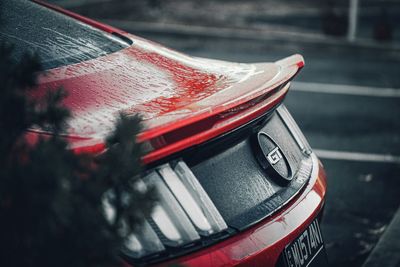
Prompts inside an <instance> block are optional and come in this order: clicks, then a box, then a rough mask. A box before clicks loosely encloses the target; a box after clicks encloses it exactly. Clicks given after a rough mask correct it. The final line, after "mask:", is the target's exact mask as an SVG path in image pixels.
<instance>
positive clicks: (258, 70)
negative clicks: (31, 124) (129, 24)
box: [35, 35, 302, 163]
mask: <svg viewBox="0 0 400 267" xmlns="http://www.w3.org/2000/svg"><path fill="white" fill-rule="evenodd" d="M127 36H128V37H129V38H131V39H132V40H133V41H134V44H133V45H132V46H131V47H129V48H127V49H124V50H121V51H119V52H116V53H113V54H110V55H108V56H105V57H100V58H97V59H94V60H89V61H85V62H82V63H79V64H74V65H69V66H64V67H60V68H56V69H52V70H50V71H49V72H48V73H47V74H46V76H42V77H41V79H40V90H39V91H38V92H36V94H35V95H42V94H43V93H44V91H45V90H47V89H48V88H58V87H60V86H62V87H63V88H64V89H65V90H66V91H67V93H68V97H67V98H66V99H65V101H64V105H65V106H67V107H68V108H69V109H70V110H71V111H72V114H73V119H72V120H71V121H70V122H69V125H70V128H69V132H68V134H67V135H68V136H69V137H71V138H72V140H73V141H72V142H71V148H73V149H74V150H76V151H91V152H101V150H102V149H103V148H104V146H103V145H102V140H103V139H104V137H105V136H106V135H107V134H108V133H109V132H110V130H111V129H112V128H113V124H114V120H115V118H116V116H117V115H118V112H124V113H126V114H128V115H129V114H136V113H139V114H141V115H142V117H143V119H144V123H145V126H146V127H145V131H144V132H142V133H141V134H140V135H139V136H138V140H139V141H141V142H145V141H147V142H149V143H150V144H153V145H155V147H154V150H152V151H149V154H148V155H146V156H145V157H144V158H143V160H144V163H149V162H152V161H155V160H157V159H160V158H161V157H165V156H167V155H170V154H172V153H175V152H178V151H179V150H182V149H185V148H188V147H190V146H191V145H194V144H197V143H200V142H204V141H206V140H209V139H211V138H213V137H216V136H218V135H220V134H222V133H224V132H226V131H229V130H231V129H233V128H234V127H237V126H239V125H240V124H243V123H246V122H248V121H249V120H251V119H254V118H255V117H257V116H259V115H261V112H262V111H266V110H267V109H269V108H271V107H272V106H273V105H275V104H277V103H279V101H281V100H282V99H283V97H284V94H283V93H282V92H278V90H279V88H280V86H281V85H282V84H284V83H286V82H287V81H288V80H290V79H292V78H293V76H294V75H295V74H296V73H297V72H298V71H299V67H298V65H297V64H298V62H302V58H301V56H297V55H295V56H293V57H290V58H287V59H285V60H282V61H279V62H276V63H268V64H241V65H239V64H234V63H229V62H221V61H211V60H207V59H198V58H191V57H188V56H185V55H183V54H180V53H178V52H175V51H172V50H168V49H166V48H164V47H161V46H159V45H156V44H153V43H149V42H147V41H144V40H142V39H139V38H136V37H134V36H132V35H127ZM275 93H276V96H278V95H279V96H280V97H279V99H277V98H276V96H274V95H273V94H275ZM260 99H263V103H264V104H263V105H260V104H259V103H256V102H257V101H260ZM255 104H257V105H258V107H257V108H258V111H257V112H256V111H254V110H253V109H255V107H253V106H254V105H255ZM246 109H249V110H248V111H246ZM228 113H229V114H230V116H233V115H235V114H236V116H237V119H236V120H234V119H232V118H228V117H227V116H226V114H228ZM199 125H201V127H197V126H199ZM188 129H190V130H189V131H188ZM200 131H201V133H200V135H199V134H198V133H199V132H200ZM176 133H181V138H180V139H179V140H176V137H175V140H173V138H171V136H174V135H176ZM88 139H90V141H88ZM160 140H163V142H159V141H160ZM160 144H162V145H161V146H160Z"/></svg>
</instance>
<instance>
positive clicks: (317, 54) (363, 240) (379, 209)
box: [145, 34, 400, 266]
mask: <svg viewBox="0 0 400 267" xmlns="http://www.w3.org/2000/svg"><path fill="white" fill-rule="evenodd" d="M145 37H147V38H149V39H152V40H155V41H158V42H161V43H163V44H165V45H167V46H170V47H172V48H175V49H177V50H180V51H184V52H186V53H188V54H191V55H194V56H204V57H211V58H217V59H224V60H231V61H237V62H262V61H270V60H277V59H279V58H282V57H284V56H288V55H290V54H293V53H302V54H303V55H304V57H305V60H306V67H305V68H304V69H303V71H302V72H301V73H300V74H299V76H298V77H296V81H301V82H302V83H301V86H302V87H307V84H308V83H320V85H321V88H322V89H323V88H324V85H326V86H327V87H328V86H330V85H331V84H335V85H340V86H339V89H341V90H337V91H335V90H333V91H332V90H331V91H330V92H329V93H327V92H326V91H324V90H318V87H317V88H316V89H315V88H314V89H315V90H313V92H306V91H304V90H296V89H297V88H296V84H294V85H293V90H292V91H291V92H290V93H289V94H288V96H287V98H286V100H285V101H286V102H285V103H286V105H287V107H288V109H289V110H290V111H291V112H292V114H293V116H294V117H295V119H296V120H297V122H298V123H299V125H300V127H301V128H302V130H303V132H304V133H305V135H306V136H307V138H308V140H309V142H310V143H311V145H312V146H313V147H314V148H315V149H316V151H317V153H318V152H320V153H321V156H322V161H323V164H324V165H325V168H326V170H327V173H328V186H329V187H328V197H327V204H326V210H325V215H324V218H323V224H322V229H323V234H324V237H325V241H326V248H327V252H328V257H329V261H330V264H331V265H332V266H361V265H362V263H363V262H364V261H365V259H366V257H367V256H368V255H369V253H370V251H371V250H372V249H373V247H374V246H375V244H376V243H377V241H378V240H379V237H380V236H381V235H382V233H383V232H384V230H385V228H386V226H387V224H388V223H389V222H390V221H391V219H392V217H393V214H394V213H395V212H396V211H397V208H398V207H399V204H400V198H399V193H398V192H399V189H400V183H399V173H400V158H399V157H398V156H400V134H399V133H400V119H399V118H400V94H399V92H400V91H397V90H400V77H399V75H398V74H399V72H400V64H399V63H400V55H399V52H396V51H390V50H382V49H371V48H370V49H363V48H357V47H353V46H339V47H337V46H332V47H322V46H321V45H315V44H306V45H305V44H301V45H298V44H297V45H296V42H291V43H279V42H270V43H261V42H255V41H246V40H229V39H221V40H210V39H207V38H200V39H199V38H189V37H184V36H180V37H168V36H165V35H163V36H161V35H152V34H147V35H146V36H145ZM359 85H360V86H368V88H358V87H357V88H356V89H359V90H358V91H357V90H356V91H355V92H353V91H354V90H352V88H353V87H354V86H359ZM313 86H314V87H315V84H314V85H313ZM382 88H392V89H395V90H392V89H390V90H389V94H386V95H384V96H382V95H381V94H380V92H383V91H384V90H386V89H383V90H382ZM396 88H399V89H396ZM343 92H344V93H343ZM360 92H361V93H360ZM377 92H378V93H377ZM388 155H391V156H392V157H389V156H388Z"/></svg>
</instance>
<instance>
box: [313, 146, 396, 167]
mask: <svg viewBox="0 0 400 267" xmlns="http://www.w3.org/2000/svg"><path fill="white" fill-rule="evenodd" d="M313 151H314V152H315V153H316V154H317V156H318V157H320V158H322V159H335V160H349V161H361V162H385V163H396V164H400V156H394V155H389V154H371V153H360V152H349V151H334V150H324V149H314V150H313Z"/></svg>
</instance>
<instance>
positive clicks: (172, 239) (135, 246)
mask: <svg viewBox="0 0 400 267" xmlns="http://www.w3.org/2000/svg"><path fill="white" fill-rule="evenodd" d="M143 182H144V183H145V184H146V185H147V186H154V187H155V188H156V190H157V191H158V194H159V202H158V204H157V205H156V207H155V208H154V210H153V212H152V214H151V216H150V218H147V220H146V221H145V223H144V225H143V228H142V229H141V230H140V231H138V233H135V234H133V235H131V236H130V237H129V239H128V242H127V244H126V248H125V249H124V251H125V253H126V254H127V255H128V256H131V257H133V258H140V257H144V256H149V255H152V254H156V253H162V252H163V251H165V250H166V248H168V247H169V248H174V247H179V246H185V245H187V244H190V243H194V242H196V241H198V240H200V239H201V237H202V236H203V237H208V236H211V235H213V234H216V233H219V232H221V231H223V230H225V229H227V225H226V223H225V221H224V219H223V218H222V216H221V215H220V213H219V212H218V210H217V208H216V207H215V205H214V204H213V202H212V201H211V199H210V198H209V197H208V195H207V194H206V192H205V191H204V189H203V187H202V186H201V185H200V183H199V181H198V180H197V178H196V177H195V176H194V174H193V173H192V171H191V170H190V168H189V167H188V166H187V165H186V163H184V162H183V161H178V162H176V163H174V164H173V165H172V164H169V163H168V164H163V165H161V166H159V167H157V168H155V169H153V170H151V171H150V172H149V173H147V174H146V175H145V176H144V177H143Z"/></svg>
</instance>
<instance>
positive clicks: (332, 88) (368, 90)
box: [291, 82, 400, 98]
mask: <svg viewBox="0 0 400 267" xmlns="http://www.w3.org/2000/svg"><path fill="white" fill-rule="evenodd" d="M291 89H292V90H293V91H302V92H311V93H325V94H343V95H357V96H372V97H392V98H393V97H400V88H399V89H396V88H380V87H368V86H357V85H341V84H326V83H308V82H292V88H291Z"/></svg>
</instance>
